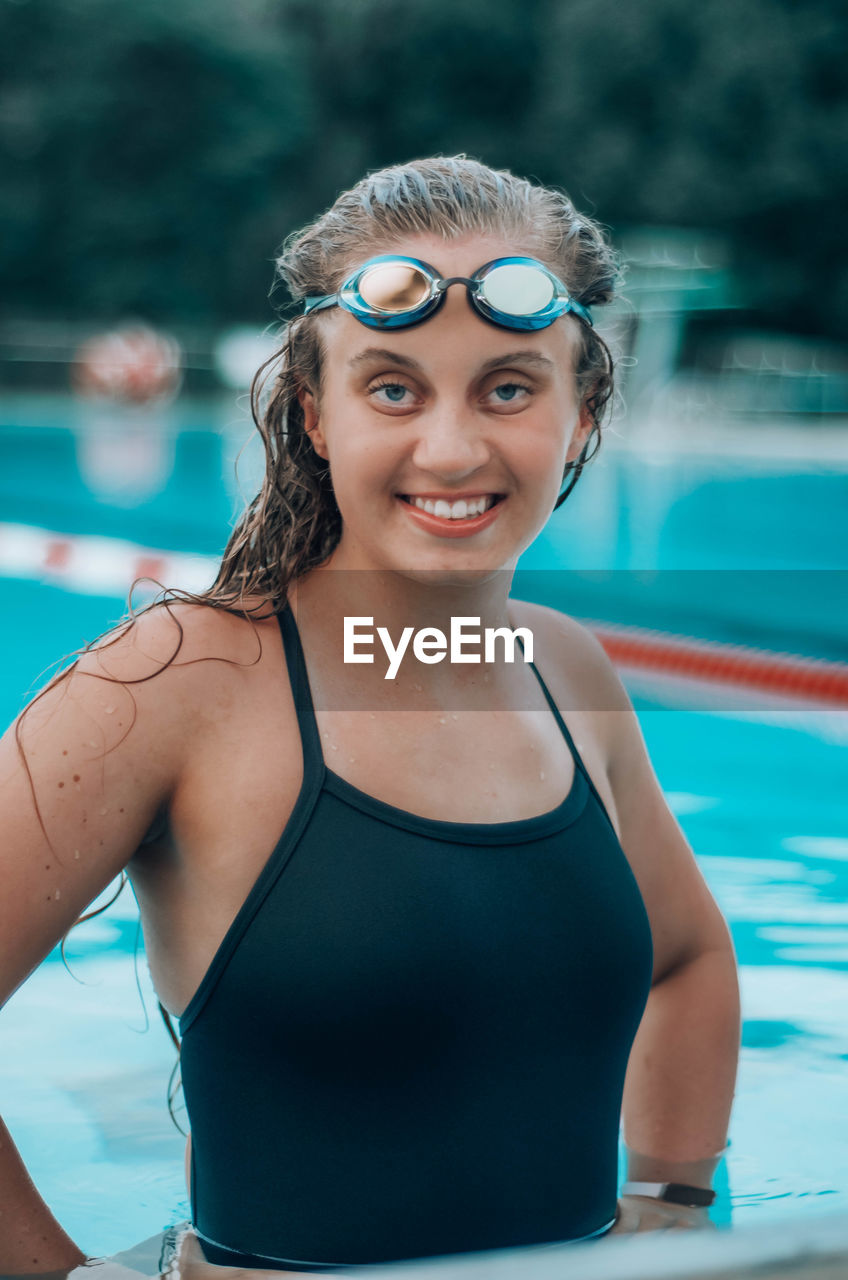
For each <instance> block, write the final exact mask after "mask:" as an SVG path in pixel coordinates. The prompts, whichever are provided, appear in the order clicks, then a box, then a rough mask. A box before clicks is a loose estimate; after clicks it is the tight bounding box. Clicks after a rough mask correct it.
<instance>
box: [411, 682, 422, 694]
mask: <svg viewBox="0 0 848 1280" xmlns="http://www.w3.org/2000/svg"><path fill="white" fill-rule="evenodd" d="M412 687H413V689H414V690H415V692H416V693H420V692H421V685H420V684H414V685H413V686H412Z"/></svg>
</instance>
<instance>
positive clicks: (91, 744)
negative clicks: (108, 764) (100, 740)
mask: <svg viewBox="0 0 848 1280" xmlns="http://www.w3.org/2000/svg"><path fill="white" fill-rule="evenodd" d="M86 745H87V746H89V747H96V746H97V743H96V742H89V743H87V744H86Z"/></svg>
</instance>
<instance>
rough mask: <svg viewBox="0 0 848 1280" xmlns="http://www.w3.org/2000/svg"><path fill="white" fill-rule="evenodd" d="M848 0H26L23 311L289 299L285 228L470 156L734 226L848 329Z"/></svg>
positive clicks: (588, 195)
mask: <svg viewBox="0 0 848 1280" xmlns="http://www.w3.org/2000/svg"><path fill="white" fill-rule="evenodd" d="M846 28H848V9H846V6H845V5H844V3H843V0H806V2H801V3H799V2H798V0H700V3H698V4H689V3H686V0H632V2H631V3H627V2H626V0H625V2H622V0H239V4H238V5H237V6H234V5H233V4H232V3H230V0H126V2H124V3H121V2H120V0H118V2H117V3H116V0H0V85H2V88H0V152H2V166H0V232H1V233H2V234H0V254H2V271H3V279H4V289H3V301H4V305H5V309H6V312H7V315H8V316H10V317H16V318H32V319H61V320H70V321H77V320H79V321H93V320H97V321H98V322H100V321H110V320H119V319H122V318H123V317H125V316H126V315H128V314H131V315H137V316H141V317H143V318H145V319H147V320H150V321H153V322H156V323H165V324H169V325H177V326H179V325H189V326H192V327H198V328H201V329H205V328H206V327H208V328H209V329H210V330H211V329H214V328H217V327H220V326H221V325H225V324H231V323H233V322H235V321H254V322H255V321H258V322H260V323H264V322H265V321H266V320H267V319H268V318H269V314H268V303H267V300H266V295H267V293H268V290H269V288H270V285H271V281H272V258H273V255H274V251H275V249H276V248H277V246H278V245H279V243H280V241H281V240H282V239H283V237H284V236H285V235H286V234H288V233H289V232H290V231H292V230H294V229H295V228H296V227H298V226H300V225H302V224H303V223H304V222H306V221H307V220H309V219H311V218H312V217H313V216H314V215H316V214H317V213H319V212H320V211H321V210H323V209H324V208H325V207H326V206H327V205H328V204H329V203H331V202H332V200H333V199H334V197H335V195H336V193H337V192H338V191H339V190H340V189H342V188H343V187H345V186H348V185H349V184H350V183H351V182H353V181H355V180H356V179H357V178H358V177H360V176H361V175H362V174H363V173H364V172H365V171H366V170H368V169H372V168H376V167H379V166H382V165H384V164H389V163H393V162H397V161H403V160H406V159H410V158H412V157H415V156H421V155H425V154H431V153H434V152H441V153H443V154H451V153H454V152H457V151H464V152H466V153H468V154H470V155H473V156H475V157H478V158H480V159H482V160H484V161H486V162H487V163H489V164H493V165H496V166H506V167H508V168H512V169H514V170H515V171H516V172H518V173H521V174H523V175H525V176H528V177H533V178H536V179H539V180H541V181H543V182H549V183H554V184H557V185H559V186H561V187H564V188H565V189H566V190H567V191H568V192H569V194H570V195H571V196H572V197H573V198H574V200H575V201H576V202H577V204H578V205H579V206H580V207H582V208H585V209H586V210H587V211H589V212H592V213H594V215H595V216H596V217H598V218H600V219H601V221H603V222H604V223H606V224H607V225H608V226H610V227H611V228H612V230H613V232H614V233H615V232H620V231H621V230H622V229H626V228H628V227H631V226H636V225H639V226H646V225H647V226H651V225H656V226H682V227H695V228H703V229H708V230H715V231H718V232H720V233H721V234H722V235H723V236H725V237H726V239H727V243H728V246H729V249H730V254H731V266H732V268H733V270H734V272H735V276H736V278H737V280H738V281H739V283H740V286H741V289H742V291H743V293H744V296H745V298H746V299H747V302H748V304H749V306H750V309H751V310H753V312H754V313H755V314H756V315H757V317H758V320H759V322H760V323H762V324H765V325H769V324H772V325H774V326H776V327H780V328H791V329H793V330H795V331H796V332H809V333H817V334H821V335H825V336H827V335H833V336H838V335H840V334H844V333H845V332H846V331H848V256H846V253H845V251H844V227H843V223H844V210H845V207H846V203H848V200H846V197H848V168H846V165H845V162H844V154H845V138H846V132H847V131H846V125H848V82H846V77H845V75H844V65H845V51H846V47H848V41H846V35H848V31H846Z"/></svg>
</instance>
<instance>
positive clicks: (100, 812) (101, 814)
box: [98, 809, 109, 818]
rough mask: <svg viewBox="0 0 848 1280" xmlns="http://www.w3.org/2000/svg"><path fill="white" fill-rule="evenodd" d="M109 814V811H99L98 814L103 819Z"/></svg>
mask: <svg viewBox="0 0 848 1280" xmlns="http://www.w3.org/2000/svg"><path fill="white" fill-rule="evenodd" d="M108 812H109V810H108V809H98V813H99V814H100V816H101V818H103V817H105V815H106V814H107V813H108Z"/></svg>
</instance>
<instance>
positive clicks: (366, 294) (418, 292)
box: [359, 262, 430, 315]
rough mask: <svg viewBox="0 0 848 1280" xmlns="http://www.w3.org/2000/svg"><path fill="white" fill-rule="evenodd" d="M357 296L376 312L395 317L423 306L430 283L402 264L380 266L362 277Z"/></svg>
mask: <svg viewBox="0 0 848 1280" xmlns="http://www.w3.org/2000/svg"><path fill="white" fill-rule="evenodd" d="M359 294H360V297H361V298H362V300H363V302H365V303H366V304H367V305H368V306H369V307H373V308H374V310H375V311H383V312H386V313H387V314H390V315H394V314H397V313H398V312H402V311H411V310H412V309H413V308H415V307H420V306H421V304H422V303H424V302H426V301H427V299H428V297H429V296H430V282H429V280H428V279H427V277H426V276H425V275H424V273H423V272H422V271H419V270H418V268H417V267H412V266H406V265H405V264H404V263H401V262H398V263H395V262H379V263H377V264H376V266H373V267H370V268H369V270H368V271H366V272H365V274H364V275H363V276H362V277H361V279H360V281H359Z"/></svg>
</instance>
